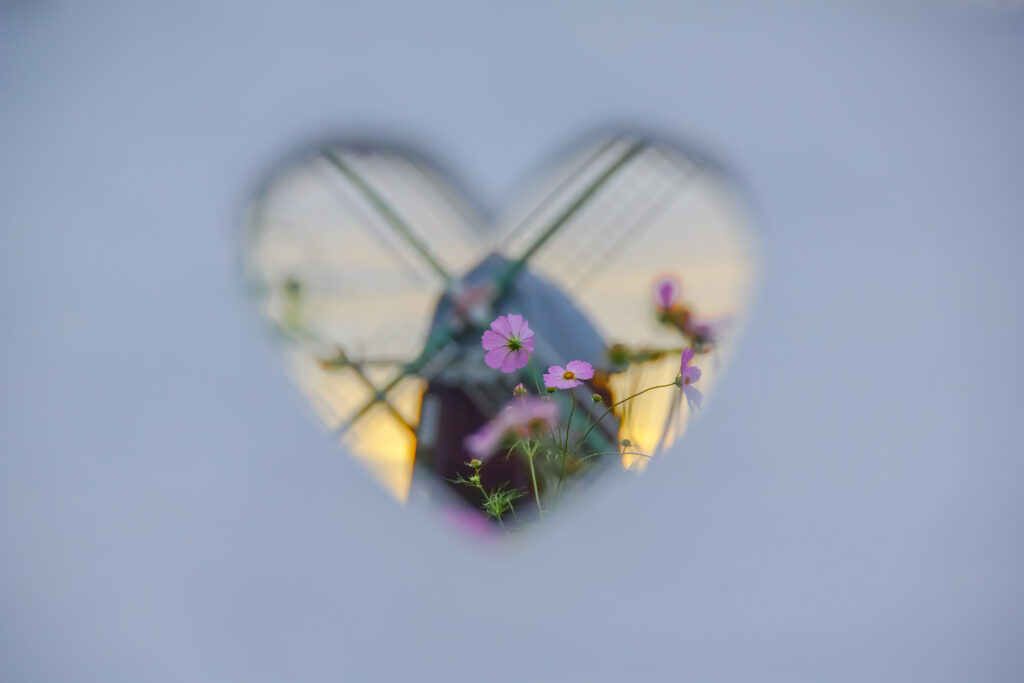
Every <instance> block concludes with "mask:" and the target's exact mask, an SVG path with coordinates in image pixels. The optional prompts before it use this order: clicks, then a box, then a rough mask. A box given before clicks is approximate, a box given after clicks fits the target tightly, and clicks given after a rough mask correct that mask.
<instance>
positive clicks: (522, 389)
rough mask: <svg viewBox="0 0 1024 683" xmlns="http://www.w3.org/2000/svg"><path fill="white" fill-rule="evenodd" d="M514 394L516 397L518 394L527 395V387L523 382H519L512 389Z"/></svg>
mask: <svg viewBox="0 0 1024 683" xmlns="http://www.w3.org/2000/svg"><path fill="white" fill-rule="evenodd" d="M512 395H513V396H516V397H518V396H526V387H524V386H523V383H522V382H520V383H519V384H517V385H516V388H515V389H513V390H512Z"/></svg>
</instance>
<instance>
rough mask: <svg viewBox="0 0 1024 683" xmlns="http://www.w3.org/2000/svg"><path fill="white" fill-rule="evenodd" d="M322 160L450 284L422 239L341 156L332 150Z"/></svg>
mask: <svg viewBox="0 0 1024 683" xmlns="http://www.w3.org/2000/svg"><path fill="white" fill-rule="evenodd" d="M323 155H324V158H325V159H327V161H329V162H330V163H331V165H333V166H334V167H335V168H336V169H338V171H339V172H340V173H341V174H342V175H343V176H344V177H345V178H346V179H347V180H348V181H349V182H350V183H352V185H353V186H354V187H355V188H356V189H357V190H359V192H360V193H361V194H362V195H363V196H364V197H366V199H367V201H369V203H370V205H371V206H373V208H374V209H375V210H376V211H377V213H379V214H380V216H381V217H382V218H383V219H384V221H385V222H386V223H387V224H388V225H389V226H390V227H391V228H393V229H394V230H395V232H396V233H398V234H399V235H401V237H402V239H404V240H405V242H406V243H407V244H408V245H409V246H410V247H412V249H413V251H414V252H416V254H417V255H418V256H419V257H420V258H421V259H422V260H423V261H424V262H425V263H426V264H427V265H428V266H430V268H431V270H433V271H434V272H435V273H436V274H437V275H438V276H439V277H440V278H441V280H442V281H443V282H444V283H445V286H447V285H449V284H451V281H452V276H451V275H450V274H449V273H448V270H447V268H446V267H445V266H444V265H442V264H441V261H440V259H439V258H438V257H437V256H436V255H435V254H434V253H433V252H432V251H431V249H430V247H428V246H427V244H426V242H424V241H423V238H422V237H420V236H419V235H417V234H416V232H415V231H414V230H413V229H412V228H411V227H410V226H409V224H408V223H407V222H406V221H405V219H403V218H402V217H401V216H399V215H398V213H397V212H396V211H395V209H394V208H392V206H391V204H389V203H388V201H387V200H386V199H384V197H382V196H381V194H380V193H379V192H378V191H377V190H376V189H374V188H373V187H371V186H370V184H369V183H368V182H367V181H366V180H365V179H364V178H363V177H362V176H361V175H360V174H359V173H357V172H356V171H355V170H354V169H353V168H352V167H351V166H350V165H349V164H347V163H346V162H345V160H344V159H343V158H342V157H341V154H339V153H338V152H336V151H334V150H330V149H328V150H324V152H323Z"/></svg>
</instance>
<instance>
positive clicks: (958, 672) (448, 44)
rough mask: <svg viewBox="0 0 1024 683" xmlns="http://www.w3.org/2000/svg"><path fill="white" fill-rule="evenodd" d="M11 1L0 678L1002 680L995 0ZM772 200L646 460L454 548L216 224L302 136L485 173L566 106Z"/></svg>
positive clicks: (503, 177) (1003, 159)
mask: <svg viewBox="0 0 1024 683" xmlns="http://www.w3.org/2000/svg"><path fill="white" fill-rule="evenodd" d="M553 4H554V3H536V4H532V3H501V4H500V5H497V4H496V5H493V6H490V7H486V8H485V7H484V4H483V3H478V2H464V3H459V2H448V1H446V2H434V3H413V2H410V3H404V4H391V3H360V4H355V3H353V4H349V5H346V4H343V3H319V2H312V1H303V2H290V3H281V4H280V5H278V6H276V7H270V6H264V5H262V4H258V3H253V2H240V3H233V4H232V3H227V2H223V3H193V2H177V3H165V4H163V5H157V4H153V5H150V6H147V7H143V6H141V5H140V4H139V3H123V4H116V3H115V4H110V3H105V2H89V3H67V2H57V1H51V2H38V3H34V2H7V3H0V331H2V336H0V680H3V681H5V682H6V681H11V682H21V681H47V682H51V681H102V682H104V683H114V682H118V681H146V682H147V683H152V682H157V681H189V682H190V683H196V682H201V681H218V682H219V681H371V680H381V681H384V680H403V679H404V680H410V681H435V680H436V681H457V680H494V681H505V680H509V681H511V680H534V681H555V680H586V681H598V680H610V681H627V680H628V681H633V680H637V681H661V680H666V681H678V680H687V681H929V682H934V681H1017V680H1020V676H1021V674H1020V671H1021V668H1022V666H1024V655H1022V650H1021V647H1020V645H1021V641H1022V636H1024V604H1022V603H1024V599H1022V597H1024V596H1022V582H1021V576H1024V549H1022V544H1021V520H1022V513H1024V504H1022V502H1021V493H1020V491H1021V483H1022V474H1024V463H1022V458H1024V426H1022V421H1021V413H1022V406H1024V401H1022V399H1024V371H1022V364H1021V360H1020V359H1021V351H1020V340H1021V337H1022V332H1024V324H1022V317H1021V310H1022V307H1021V302H1020V293H1021V285H1022V284H1024V282H1022V281H1024V275H1022V268H1021V250H1022V247H1024V237H1022V235H1021V230H1022V227H1024V128H1022V121H1024V70H1022V65H1024V14H1022V13H1021V12H1020V11H1019V10H1014V9H1007V8H1000V7H997V6H987V7H986V6H973V7H968V6H946V5H933V4H914V5H908V6H903V5H890V6H883V5H880V4H876V3H849V4H848V5H847V4H838V3H836V4H829V5H828V6H827V7H826V6H823V4H822V3H814V4H812V3H805V4H804V6H802V7H801V6H798V5H797V4H796V3H786V4H781V5H778V6H772V5H768V4H761V5H759V6H758V8H757V9H751V8H749V7H740V6H738V5H737V6H731V5H729V6H726V4H724V3H693V4H688V5H687V4H680V3H653V2H632V3H623V4H621V5H618V6H612V5H604V4H595V3H588V2H579V3H560V4H558V6H557V7H554V6H550V5H553ZM616 125H628V126H632V127H640V128H643V129H648V130H651V131H654V132H656V133H660V134H663V135H667V136H670V137H673V138H677V139H680V140H682V141H684V142H687V143H690V144H694V145H697V146H698V147H700V148H701V149H703V150H705V151H706V152H708V153H710V154H711V155H713V156H715V157H716V158H718V159H719V160H720V161H721V162H722V163H723V164H724V165H725V166H726V167H727V168H728V169H730V170H731V171H732V172H733V173H734V174H735V175H736V177H737V178H738V179H739V180H740V181H741V183H742V185H743V187H744V188H745V190H746V191H747V192H748V193H749V196H750V198H751V200H752V202H753V205H754V207H755V210H756V215H757V217H758V219H759V221H760V225H761V232H762V234H761V243H762V253H761V268H762V273H761V284H760V291H759V293H758V295H757V300H756V305H755V306H754V310H753V312H752V315H751V319H750V322H749V324H748V326H747V331H746V337H745V339H744V340H743V341H742V343H741V344H740V347H739V349H738V351H737V353H736V355H735V357H734V359H733V363H732V366H731V369H730V371H729V373H728V375H727V377H726V378H725V379H724V380H723V382H722V383H721V384H720V385H719V387H718V391H717V392H716V393H715V395H714V396H713V401H711V402H709V404H708V408H707V410H706V411H705V414H704V416H703V419H702V420H700V421H699V422H698V423H697V424H696V425H695V426H694V427H693V429H692V430H691V433H690V434H689V435H688V436H687V437H686V439H685V440H684V441H683V442H682V443H681V444H680V445H679V446H678V447H677V449H676V450H675V452H674V453H673V454H672V456H671V457H669V458H666V459H665V460H663V461H662V462H661V463H660V464H659V465H658V467H657V468H655V470H654V471H652V472H651V473H650V475H651V476H646V477H644V478H642V479H640V480H638V481H633V482H631V483H626V482H624V481H621V480H616V481H612V482H610V483H608V485H607V486H604V487H603V488H602V489H601V490H600V491H599V492H598V493H597V495H593V496H589V497H587V498H585V499H582V500H580V502H579V504H578V505H576V506H573V507H572V508H571V509H567V510H566V512H565V514H562V515H560V516H558V517H556V518H554V519H551V520H550V521H549V522H548V523H547V524H545V525H543V526H541V527H538V528H537V529H536V532H535V533H533V534H531V535H529V536H527V537H524V538H521V539H518V540H516V541H515V542H513V543H509V544H504V545H500V546H497V547H490V548H480V547H476V546H474V545H473V544H472V543H471V542H470V541H468V540H467V539H464V538H461V537H459V536H457V535H453V534H452V533H451V532H450V530H449V529H447V528H445V527H443V526H442V525H440V524H438V523H437V520H436V519H435V517H434V516H433V514H432V511H431V510H430V509H429V508H425V507H424V508H419V507H416V506H412V507H410V508H401V507H399V506H398V505H396V504H395V503H394V502H393V501H392V500H391V499H390V498H389V497H388V496H387V495H386V494H385V493H384V492H383V491H381V490H380V489H379V488H378V487H376V486H375V485H372V484H371V483H370V481H369V479H368V477H367V476H366V475H365V473H364V472H363V471H362V470H361V469H360V468H359V466H358V465H357V464H356V463H355V462H353V461H351V460H350V459H347V458H346V457H345V456H344V455H343V454H341V453H340V452H339V451H338V450H336V448H335V447H334V446H333V445H332V444H331V443H330V442H329V441H328V440H327V439H326V438H325V437H324V436H323V435H322V434H321V433H319V432H318V430H317V429H316V427H315V423H314V421H313V419H312V418H311V415H310V413H309V409H308V408H307V407H306V405H305V403H304V401H303V399H302V398H301V397H300V396H299V394H298V393H297V392H296V391H295V390H294V389H293V388H292V387H291V385H290V384H289V383H288V381H287V379H286V378H285V374H284V372H283V370H282V368H281V367H280V363H279V360H278V358H277V355H276V353H275V351H274V349H273V347H272V346H271V345H270V344H269V343H268V340H267V338H266V336H265V335H264V334H263V326H262V322H261V321H259V320H258V319H257V318H256V316H255V315H253V311H252V310H251V309H250V306H249V304H248V302H247V301H246V300H245V298H244V297H243V292H242V289H241V286H240V281H239V271H238V263H237V252H236V243H235V241H234V240H235V239H236V237H237V229H238V226H239V221H240V219H241V214H242V210H243V207H244V204H245V200H246V198H247V196H248V194H249V192H250V191H251V190H253V189H254V188H255V187H256V184H257V182H258V181H259V180H260V179H261V178H262V177H264V175H265V173H266V172H267V171H268V170H269V169H270V168H272V167H273V166H274V165H275V164H276V163H278V162H280V161H281V159H282V158H284V157H285V156H286V155H288V154H290V153H291V152H293V151H294V150H295V149H297V148H299V147H301V146H305V145H309V144H312V143H314V142H317V141H319V140H320V139H322V138H324V137H334V136H340V135H346V136H349V135H360V134H371V135H374V136H377V137H385V138H389V139H395V140H398V141H400V142H407V143H410V144H413V145H414V146H416V147H417V148H420V149H423V150H425V151H426V152H427V153H429V154H430V155H431V156H433V158H435V159H437V160H438V161H439V162H440V163H441V164H442V165H443V166H445V167H446V168H448V169H449V170H451V171H452V172H453V173H454V174H455V175H456V176H457V177H458V178H461V179H462V181H463V183H464V185H465V187H466V188H467V190H468V191H469V192H470V193H471V194H472V196H473V197H474V198H475V199H476V200H477V201H478V202H480V203H481V204H482V205H484V206H489V207H498V206H500V205H501V202H502V201H503V200H505V199H506V198H508V197H512V196H514V195H515V193H516V192H517V191H518V190H519V189H521V188H522V187H523V186H525V185H526V184H527V183H528V181H529V179H530V177H531V176H532V175H533V174H534V173H535V172H537V171H538V170H539V169H541V168H543V167H544V165H545V164H546V163H547V162H548V161H549V160H550V159H551V158H552V155H555V154H557V153H559V152H561V151H563V150H565V149H567V148H568V146H569V145H571V144H572V143H575V142H578V141H579V140H581V139H583V138H584V137H585V135H586V134H588V133H590V132H593V131H596V130H602V129H606V128H608V127H614V126H616Z"/></svg>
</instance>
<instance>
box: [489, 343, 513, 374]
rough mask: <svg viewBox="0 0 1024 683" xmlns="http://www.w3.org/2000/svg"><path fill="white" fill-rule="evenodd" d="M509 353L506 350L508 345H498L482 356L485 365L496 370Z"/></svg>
mask: <svg viewBox="0 0 1024 683" xmlns="http://www.w3.org/2000/svg"><path fill="white" fill-rule="evenodd" d="M511 353H512V352H511V351H509V350H508V347H505V346H500V347H498V348H496V349H494V350H492V351H488V352H487V355H486V356H484V362H485V363H487V367H491V368H494V369H495V370H498V369H499V368H501V367H502V365H503V364H504V362H505V358H506V357H508V356H509V355H510V354H511Z"/></svg>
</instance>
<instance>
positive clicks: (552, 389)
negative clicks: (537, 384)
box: [548, 387, 558, 394]
mask: <svg viewBox="0 0 1024 683" xmlns="http://www.w3.org/2000/svg"><path fill="white" fill-rule="evenodd" d="M556 391H558V389H556V388H555V387H548V393H549V394H553V393H555V392H556Z"/></svg>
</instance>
